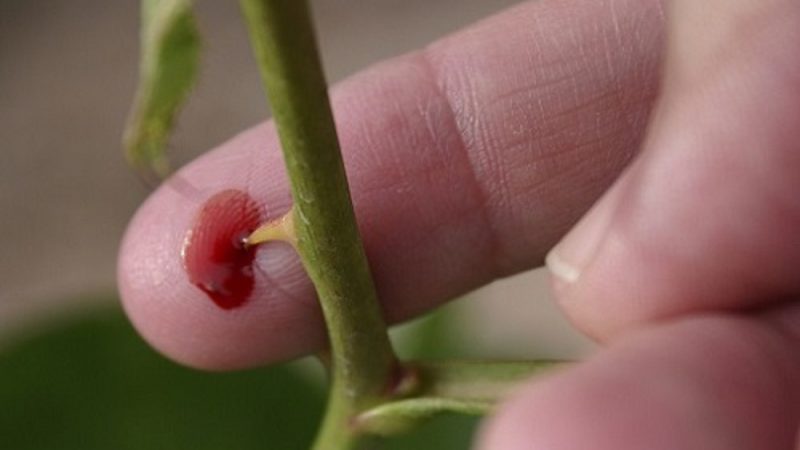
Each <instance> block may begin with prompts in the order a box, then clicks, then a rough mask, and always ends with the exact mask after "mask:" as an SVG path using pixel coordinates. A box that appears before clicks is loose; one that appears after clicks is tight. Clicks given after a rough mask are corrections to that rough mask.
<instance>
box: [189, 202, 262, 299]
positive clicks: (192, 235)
mask: <svg viewBox="0 0 800 450" xmlns="http://www.w3.org/2000/svg"><path fill="white" fill-rule="evenodd" d="M260 223H261V208H259V206H258V204H257V203H256V202H255V200H253V199H252V198H251V197H250V196H249V195H248V194H247V193H245V192H242V191H238V190H235V189H228V190H225V191H222V192H219V193H217V194H215V195H214V196H213V197H211V198H210V199H208V201H206V202H205V204H203V207H202V209H201V210H200V212H199V213H198V214H197V217H196V218H195V220H194V225H193V226H192V228H191V230H189V232H188V233H187V234H186V239H185V240H184V243H183V251H182V255H183V265H184V268H185V269H186V274H187V275H188V276H189V281H191V282H192V284H194V285H195V286H197V287H198V288H200V289H201V290H202V291H203V292H205V293H206V294H208V296H209V297H210V298H211V300H213V301H214V303H216V304H217V306H219V307H220V308H222V309H232V308H236V307H237V306H241V305H242V304H243V303H244V302H245V301H246V300H247V299H248V298H249V297H250V294H251V293H252V292H253V284H254V282H255V280H254V278H253V259H254V258H255V255H256V249H255V247H246V246H245V245H244V238H245V237H247V236H248V235H249V234H250V233H252V232H253V230H255V229H256V228H258V226H259V224H260Z"/></svg>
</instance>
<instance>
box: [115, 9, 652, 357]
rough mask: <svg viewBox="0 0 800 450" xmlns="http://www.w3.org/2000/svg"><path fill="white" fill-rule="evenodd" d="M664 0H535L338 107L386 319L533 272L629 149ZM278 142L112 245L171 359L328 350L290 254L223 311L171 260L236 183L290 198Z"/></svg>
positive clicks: (240, 141) (128, 294) (644, 109)
mask: <svg viewBox="0 0 800 450" xmlns="http://www.w3.org/2000/svg"><path fill="white" fill-rule="evenodd" d="M660 47H661V14H660V10H659V6H658V2H656V1H655V0H651V1H644V2H643V1H640V0H623V1H614V2H597V1H595V0H575V1H570V2H561V1H542V2H530V3H525V4H523V5H520V6H518V7H516V8H512V9H510V10H508V11H506V12H504V13H501V14H499V15H497V16H495V17H493V18H491V19H488V20H486V21H484V22H481V23H479V24H478V25H475V26H473V27H471V28H468V29H466V30H464V31H462V32H460V33H458V34H455V35H454V36H451V37H448V38H445V39H443V40H442V41H440V42H437V43H435V44H433V45H432V46H430V47H429V48H426V49H424V50H421V51H418V52H414V53H411V54H408V55H405V56H402V57H399V58H396V59H393V60H391V61H388V62H385V63H383V64H380V65H378V66H375V67H373V68H371V69H369V70H367V71H365V72H362V73H360V74H358V75H356V76H354V77H352V78H350V79H349V80H347V81H345V82H344V83H342V84H340V85H339V86H337V87H336V88H335V89H334V90H333V94H332V103H333V108H334V113H335V116H336V119H337V128H338V131H339V134H340V140H341V145H342V151H343V155H344V159H345V164H346V167H347V171H348V175H349V180H350V184H351V191H352V195H353V202H354V205H355V209H356V215H357V218H358V222H359V227H360V230H361V233H362V236H363V240H364V245H365V248H366V251H367V255H368V258H369V261H370V264H371V269H372V271H373V274H374V277H375V280H376V284H377V288H378V291H379V296H380V298H381V301H382V303H383V307H384V310H385V313H386V316H387V320H388V321H390V322H396V321H399V320H403V319H406V318H409V317H412V316H414V315H417V314H420V313H421V312H424V311H425V310H427V309H430V308H431V307H433V306H435V305H437V304H440V303H441V302H443V301H446V300H447V299H449V298H452V297H454V296H457V295H459V294H462V293H464V292H466V291H468V290H470V289H472V288H475V287H477V286H479V285H481V284H484V283H486V282H488V281H490V280H492V279H494V278H497V277H500V276H504V275H508V274H511V273H514V272H516V271H519V270H523V269H526V268H529V267H532V266H535V265H538V264H540V263H541V262H542V258H543V256H544V254H545V252H546V250H547V249H549V248H550V247H551V246H552V245H553V244H554V243H555V241H556V239H557V238H558V237H559V236H560V235H561V234H562V233H563V232H564V230H566V229H567V228H568V227H569V226H570V225H571V224H572V223H573V222H574V221H575V220H576V219H577V217H578V216H580V214H581V213H582V212H583V211H584V210H585V209H586V208H587V207H588V205H589V204H591V202H592V201H594V200H595V199H596V197H597V196H599V194H600V193H601V192H602V191H603V189H605V187H606V186H607V185H608V184H609V183H610V182H611V180H612V179H613V178H614V177H615V176H616V175H617V173H618V172H619V171H620V170H621V168H622V167H623V166H624V165H625V163H626V162H627V161H628V159H629V158H630V156H631V155H632V153H633V152H634V151H635V149H636V148H637V147H638V144H639V142H640V140H641V136H642V132H643V128H644V124H645V123H646V119H647V114H648V111H649V109H650V104H651V102H652V99H653V97H654V95H655V89H656V82H657V80H658V76H657V71H658V61H659V59H660ZM282 166H283V164H282V161H281V157H280V152H279V149H278V143H277V140H276V136H275V132H274V129H273V126H272V125H271V124H266V125H263V126H259V127H256V128H254V129H252V130H250V131H247V132H245V133H243V134H242V135H240V136H238V137H236V138H234V139H233V140H231V141H230V142H228V143H226V144H224V145H222V146H221V147H220V148H218V149H216V150H214V151H213V152H211V153H209V154H207V155H205V156H203V157H201V158H199V159H198V160H196V161H194V162H193V163H191V164H190V165H188V166H187V167H185V168H184V169H182V170H181V171H180V172H179V173H178V174H177V175H176V177H174V178H173V179H172V180H170V181H169V182H167V183H166V184H165V185H164V186H163V187H161V188H160V189H159V190H158V191H156V192H155V193H154V194H153V195H152V196H151V197H150V198H149V199H148V200H147V202H146V203H145V204H144V205H143V206H142V207H141V209H140V210H139V212H138V213H137V214H136V216H135V218H134V219H133V221H132V222H131V224H130V227H129V229H128V232H127V234H126V237H125V239H124V242H123V245H122V249H121V252H120V262H119V284H120V289H121V293H122V298H123V302H124V306H125V309H126V311H127V312H128V314H129V315H130V317H131V319H132V321H133V323H134V325H135V326H136V327H137V329H138V330H139V331H140V332H141V333H142V335H143V336H144V337H145V338H146V339H147V340H148V341H149V342H150V343H151V344H153V345H154V346H155V347H156V348H157V349H159V350H160V351H162V352H163V353H165V354H166V355H168V356H170V357H172V358H174V359H176V360H178V361H181V362H184V363H187V364H190V365H194V366H198V367H204V368H211V369H229V368H238V367H246V366H249V365H255V364H261V363H266V362H271V361H276V360H281V359H286V358H291V357H296V356H300V355H303V354H306V353H309V352H312V351H314V350H316V349H318V348H320V347H321V346H322V345H323V343H324V332H323V330H324V328H323V325H322V321H321V318H320V314H319V310H318V306H317V304H316V302H315V299H314V295H313V289H312V287H311V286H310V283H309V281H308V280H307V279H306V277H305V276H304V274H303V272H302V269H301V268H300V266H299V264H298V263H297V261H296V257H295V256H294V255H293V254H292V253H291V251H289V250H288V249H285V248H280V247H277V246H266V247H263V248H261V249H259V251H258V255H257V256H256V274H255V281H256V286H255V290H254V295H253V298H252V299H251V301H249V302H247V303H246V304H245V305H243V306H242V307H240V308H237V309H234V310H221V309H219V308H217V307H215V306H214V304H213V303H212V302H210V301H209V300H208V299H207V298H206V296H205V294H204V293H203V292H202V291H200V290H199V289H197V288H196V287H195V286H193V285H192V284H191V283H189V281H188V280H187V277H186V274H185V272H184V270H183V266H182V262H181V258H180V251H181V246H182V243H183V240H184V236H185V235H186V232H187V230H188V229H189V228H190V227H191V222H192V219H193V217H194V216H195V215H196V214H197V212H198V210H199V208H200V206H201V205H202V203H203V202H204V201H205V200H206V199H208V198H209V197H210V196H212V195H214V194H215V193H217V192H219V191H222V190H225V189H231V188H234V189H240V190H243V191H246V192H247V193H249V194H250V195H251V196H252V197H253V198H254V199H255V200H256V201H257V202H258V203H259V204H260V205H263V207H264V209H265V211H266V215H267V216H268V217H275V216H276V215H277V214H278V213H281V212H283V211H285V210H286V209H287V208H288V206H289V204H290V198H289V193H288V187H287V184H286V177H285V174H284V172H283V167H282Z"/></svg>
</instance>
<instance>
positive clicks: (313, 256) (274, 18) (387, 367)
mask: <svg viewBox="0 0 800 450" xmlns="http://www.w3.org/2000/svg"><path fill="white" fill-rule="evenodd" d="M241 5H242V9H243V12H244V16H245V19H246V22H247V26H248V29H249V33H250V40H251V42H252V44H253V47H254V51H255V55H256V59H257V60H258V64H259V67H260V69H261V75H262V80H263V83H264V87H265V89H266V92H267V96H268V98H269V102H270V104H271V106H272V111H273V115H274V118H275V121H276V123H277V126H278V134H279V136H280V140H281V144H282V147H283V153H284V158H285V160H286V166H287V170H288V173H289V179H290V181H291V185H292V196H293V198H294V214H295V217H294V224H295V228H296V232H297V247H298V252H299V253H300V257H301V259H302V260H303V264H304V266H305V268H306V271H307V272H308V274H309V276H310V277H311V280H312V282H313V283H314V286H315V287H316V290H317V294H318V296H319V301H320V304H321V306H322V310H323V314H324V316H325V321H326V323H327V326H328V337H329V340H330V347H331V358H332V361H331V363H332V386H331V394H330V399H329V405H328V413H327V416H326V418H325V422H324V424H323V428H322V431H321V434H320V435H319V436H318V440H317V444H316V446H315V448H317V449H323V448H330V449H342V448H352V447H354V446H355V441H356V439H355V437H354V433H353V432H352V430H351V427H350V422H349V421H350V420H351V419H352V417H354V416H355V415H357V414H358V413H359V412H361V411H363V410H365V409H367V408H369V407H372V406H375V405H377V404H378V403H380V402H381V401H382V399H383V398H384V397H385V391H386V384H387V381H388V380H389V379H390V377H391V374H392V371H393V369H394V367H395V356H394V353H393V351H392V347H391V344H390V342H389V339H388V336H387V334H386V325H385V324H384V322H383V319H382V316H381V311H380V307H379V303H378V300H377V296H376V293H375V288H374V285H373V281H372V277H371V275H370V272H369V267H368V265H367V260H366V257H365V254H364V249H363V246H362V243H361V240H360V237H359V235H358V229H357V226H356V221H355V216H354V213H353V207H352V204H351V202H350V193H349V190H348V186H347V179H346V176H345V171H344V165H343V163H342V157H341V153H340V150H339V144H338V140H337V136H336V129H335V127H334V122H333V117H332V114H331V110H330V104H329V100H328V95H327V85H326V83H325V78H324V75H323V72H322V66H321V63H320V60H319V56H318V52H317V47H316V42H315V37H314V32H313V27H312V23H311V19H310V14H309V10H308V5H307V2H306V1H305V0H241Z"/></svg>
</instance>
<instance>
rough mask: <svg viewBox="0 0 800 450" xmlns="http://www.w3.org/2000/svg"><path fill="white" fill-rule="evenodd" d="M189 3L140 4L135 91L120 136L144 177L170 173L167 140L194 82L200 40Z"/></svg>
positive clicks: (157, 1)
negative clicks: (137, 76)
mask: <svg viewBox="0 0 800 450" xmlns="http://www.w3.org/2000/svg"><path fill="white" fill-rule="evenodd" d="M191 6H192V5H191V1H190V0H143V1H142V29H141V54H140V58H141V60H140V67H139V87H138V90H137V92H136V98H135V100H134V105H133V111H132V113H131V116H130V118H129V119H128V124H127V126H126V130H125V136H124V138H123V141H124V147H125V155H126V157H127V159H128V162H129V163H130V164H131V165H132V166H133V167H134V168H136V169H137V170H138V171H139V172H140V173H142V175H143V176H144V177H145V178H146V179H152V178H153V177H154V176H155V177H157V178H164V177H165V176H166V175H167V174H168V172H169V164H168V161H167V157H166V147H167V141H168V139H169V133H170V131H171V130H172V126H173V123H174V121H175V116H176V114H177V112H178V110H179V109H180V106H181V105H182V104H183V102H184V100H185V99H186V96H187V94H188V93H189V90H190V89H191V87H192V85H193V84H194V82H195V79H196V78H197V76H196V75H197V67H198V62H199V59H200V58H199V56H200V38H199V33H198V31H197V25H196V23H195V19H194V16H193V15H192V11H191Z"/></svg>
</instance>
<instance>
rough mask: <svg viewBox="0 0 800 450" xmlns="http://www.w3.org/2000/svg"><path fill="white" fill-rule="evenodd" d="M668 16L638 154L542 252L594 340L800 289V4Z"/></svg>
mask: <svg viewBox="0 0 800 450" xmlns="http://www.w3.org/2000/svg"><path fill="white" fill-rule="evenodd" d="M707 10H708V11H707ZM706 12H708V13H709V14H710V15H709V16H708V18H709V20H710V22H707V21H706V20H705V17H706V16H703V15H702V14H703V13H706ZM670 17H671V23H673V24H675V25H671V31H670V32H671V35H670V37H669V42H670V45H671V50H670V51H669V56H668V58H667V66H666V67H665V72H666V73H667V76H666V80H665V88H664V92H663V98H662V99H661V100H660V102H659V107H658V109H657V113H656V114H655V120H654V122H653V124H652V125H651V127H650V132H649V136H648V138H647V144H646V146H645V151H644V153H643V154H642V155H640V157H639V158H638V159H637V161H635V163H634V164H633V165H632V166H631V167H630V169H629V170H627V171H626V173H625V174H624V175H623V176H622V177H621V179H620V180H619V181H618V182H617V183H616V184H615V186H614V187H612V188H611V190H610V191H609V192H608V194H607V195H605V196H604V198H603V199H602V200H601V201H600V202H599V203H598V204H597V205H596V206H595V207H593V209H592V211H591V212H590V213H589V214H588V215H587V217H586V218H585V219H583V220H582V221H581V223H580V224H579V225H578V226H577V227H576V228H575V230H574V231H573V232H571V233H570V234H569V235H568V237H567V238H566V239H565V240H564V242H563V243H561V244H559V245H558V246H557V247H556V249H555V250H554V251H553V252H552V253H551V254H550V256H549V257H548V260H549V266H550V267H551V269H552V270H551V271H552V272H553V273H554V274H556V279H557V283H556V286H557V291H558V297H559V299H560V302H561V304H562V306H563V308H564V309H565V310H566V311H567V313H568V314H569V316H570V317H571V318H572V319H573V321H574V322H575V323H576V324H578V325H579V326H580V327H581V328H582V329H584V330H586V331H587V332H588V333H589V334H592V335H594V336H596V337H601V338H602V337H608V336H611V335H614V334H615V333H618V332H620V331H621V330H624V329H627V328H628V327H631V326H635V325H637V324H641V323H643V322H646V321H652V320H657V319H663V318H667V317H672V316H675V315H678V314H684V313H688V312H692V311H701V310H710V309H717V308H726V309H738V308H754V307H755V308H757V307H765V306H766V305H767V304H769V303H771V302H775V301H781V300H782V299H785V298H788V297H790V296H792V295H793V294H796V293H798V292H800V277H799V276H798V273H797V268H798V267H800V239H798V237H797V230H798V229H800V196H798V194H797V193H798V192H800V175H799V174H800V151H798V144H797V143H798V142H800V76H798V74H800V53H798V52H796V51H795V47H796V45H788V43H790V42H793V43H800V4H799V3H797V2H795V1H778V0H776V1H770V2H760V1H758V2H757V1H752V2H749V1H727V0H725V1H723V0H720V1H716V2H692V1H688V0H686V1H678V2H675V4H674V5H673V11H672V12H671V16H670ZM706 28H707V29H708V32H707V33H706V32H705V31H703V30H705V29H706Z"/></svg>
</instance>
